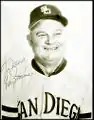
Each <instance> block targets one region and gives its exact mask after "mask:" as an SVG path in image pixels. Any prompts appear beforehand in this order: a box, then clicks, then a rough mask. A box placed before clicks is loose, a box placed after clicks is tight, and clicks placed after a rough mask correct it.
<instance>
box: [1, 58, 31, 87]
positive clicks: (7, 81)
mask: <svg viewBox="0 0 94 120" xmlns="http://www.w3.org/2000/svg"><path fill="white" fill-rule="evenodd" d="M25 61H26V58H25V57H24V58H22V59H21V60H16V61H14V60H13V59H12V58H9V59H8V60H6V61H5V62H4V64H3V65H2V66H1V71H2V73H3V80H4V85H5V88H6V89H7V88H8V87H9V86H10V85H13V86H14V85H15V83H16V82H17V80H19V79H23V78H25V77H28V76H32V74H33V73H29V72H27V71H28V66H24V64H25ZM21 65H23V66H24V67H22V69H21V71H19V70H20V66H21ZM18 71H19V72H18ZM20 72H21V73H20Z"/></svg>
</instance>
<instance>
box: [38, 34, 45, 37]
mask: <svg viewBox="0 0 94 120" xmlns="http://www.w3.org/2000/svg"><path fill="white" fill-rule="evenodd" d="M45 36H46V35H45V34H40V35H38V37H45Z"/></svg>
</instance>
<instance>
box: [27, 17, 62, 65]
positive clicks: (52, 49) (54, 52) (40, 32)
mask: <svg viewBox="0 0 94 120" xmlns="http://www.w3.org/2000/svg"><path fill="white" fill-rule="evenodd" d="M63 30H64V26H63V25H62V24H61V23H60V22H58V21H56V20H50V19H46V20H40V22H39V23H38V24H37V25H36V26H35V28H34V29H32V30H31V31H30V40H29V43H30V45H32V49H33V52H34V55H35V58H36V59H37V60H39V61H40V62H42V63H48V64H52V63H54V62H55V61H58V60H60V59H61V58H63V53H64V39H63V36H62V35H63Z"/></svg>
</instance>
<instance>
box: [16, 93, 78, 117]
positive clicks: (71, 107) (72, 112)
mask: <svg viewBox="0 0 94 120" xmlns="http://www.w3.org/2000/svg"><path fill="white" fill-rule="evenodd" d="M48 98H50V99H51V100H52V104H51V106H50V107H49V108H48V104H49V100H48ZM27 102H28V109H29V113H28V112H27V111H26V106H25V103H24V102H23V101H18V108H19V111H20V112H19V117H20V118H22V116H24V117H25V118H26V117H30V116H31V117H32V116H33V113H32V110H33V111H34V113H35V114H36V115H38V114H39V111H38V98H34V103H33V102H32V98H30V99H28V100H27ZM65 104H67V106H66V105H65ZM44 105H45V107H44V110H43V112H42V114H50V113H51V112H52V111H53V110H55V113H56V115H60V116H63V117H65V118H66V117H69V118H70V119H77V118H78V116H79V112H80V107H78V106H77V105H76V104H75V103H73V104H72V103H70V101H69V100H66V99H64V98H60V97H55V96H54V95H53V94H51V93H49V92H45V103H44ZM60 105H61V107H60ZM55 106H56V107H55ZM60 108H61V109H60ZM65 111H66V112H67V114H66V113H65ZM68 111H69V112H68Z"/></svg>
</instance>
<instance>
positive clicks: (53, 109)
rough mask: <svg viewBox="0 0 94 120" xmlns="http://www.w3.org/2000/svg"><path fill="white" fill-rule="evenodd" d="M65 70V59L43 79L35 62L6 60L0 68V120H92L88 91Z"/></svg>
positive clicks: (85, 86) (76, 78) (24, 59)
mask: <svg viewBox="0 0 94 120" xmlns="http://www.w3.org/2000/svg"><path fill="white" fill-rule="evenodd" d="M83 81H84V80H83V79H80V78H78V77H75V75H73V74H72V73H71V72H69V71H68V63H67V60H66V59H64V61H63V62H62V64H61V65H59V66H58V67H57V69H56V70H55V72H54V73H52V74H51V75H49V76H45V75H44V74H43V72H42V70H41V69H40V68H39V66H38V65H37V63H36V61H35V60H34V59H32V60H29V59H27V58H25V57H23V58H19V59H18V60H15V59H13V58H11V57H9V58H7V60H5V62H4V63H3V65H2V94H1V95H2V97H1V98H2V101H1V103H2V119H3V118H9V119H37V118H38V119H45V118H46V119H49V118H58V119H73V118H74V119H76V118H78V117H79V118H90V117H91V106H90V104H91V96H89V95H91V93H89V92H91V91H89V89H88V87H89V86H88V84H87V83H84V82H83Z"/></svg>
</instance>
